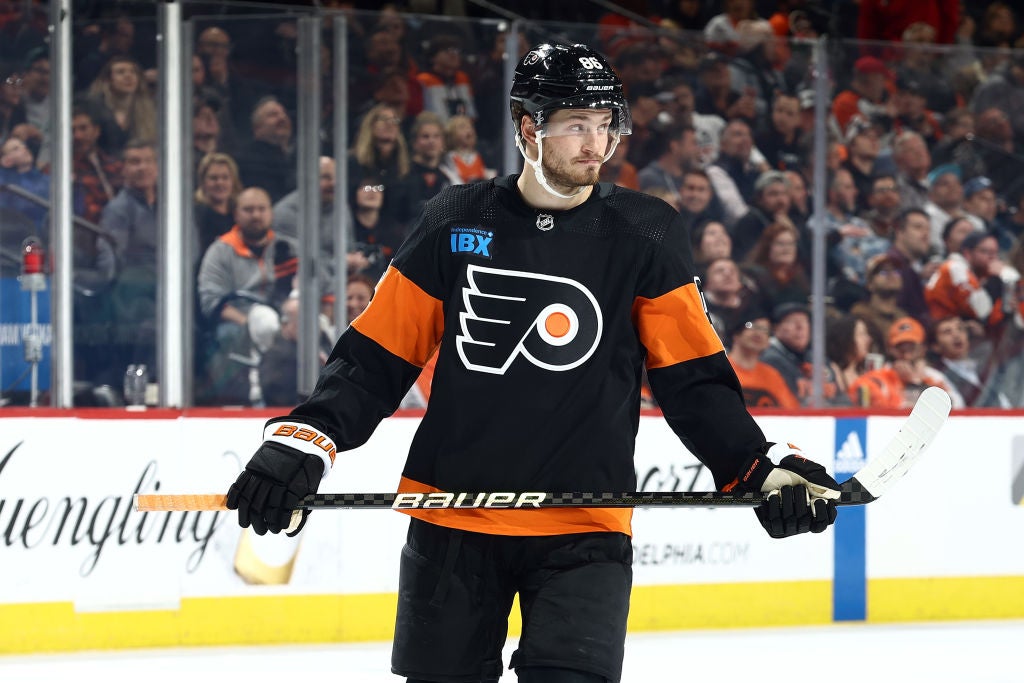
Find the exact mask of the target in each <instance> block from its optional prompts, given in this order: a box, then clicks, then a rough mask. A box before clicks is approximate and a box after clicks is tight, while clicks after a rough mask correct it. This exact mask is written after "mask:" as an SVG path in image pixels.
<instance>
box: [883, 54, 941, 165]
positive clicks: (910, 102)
mask: <svg viewBox="0 0 1024 683" xmlns="http://www.w3.org/2000/svg"><path fill="white" fill-rule="evenodd" d="M892 101H893V107H894V109H895V113H896V115H895V117H894V118H893V122H892V124H893V131H894V132H896V133H897V134H898V133H901V132H903V131H905V130H912V131H915V132H917V133H920V134H921V137H923V138H924V140H925V142H926V143H927V144H928V146H929V147H933V146H934V145H935V144H936V143H937V142H938V141H939V140H941V139H942V129H941V128H940V127H939V120H938V118H936V116H935V113H934V112H932V111H931V110H929V109H928V99H927V97H926V95H925V91H924V84H922V83H921V81H919V80H917V79H916V78H914V77H913V76H912V75H911V74H909V73H907V72H906V71H902V70H901V71H900V73H899V75H898V76H897V77H896V90H895V91H894V92H893V95H892Z"/></svg>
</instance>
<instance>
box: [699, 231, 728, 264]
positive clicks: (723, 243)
mask: <svg viewBox="0 0 1024 683" xmlns="http://www.w3.org/2000/svg"><path fill="white" fill-rule="evenodd" d="M690 246H691V247H692V249H693V262H694V263H695V264H697V265H698V266H700V265H701V264H706V263H711V261H713V260H715V259H718V258H730V257H731V256H732V237H730V236H729V231H728V230H726V229H725V226H724V225H722V224H721V223H719V222H718V221H703V222H701V223H698V224H697V225H695V226H694V227H693V231H692V232H691V233H690Z"/></svg>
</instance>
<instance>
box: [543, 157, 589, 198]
mask: <svg viewBox="0 0 1024 683" xmlns="http://www.w3.org/2000/svg"><path fill="white" fill-rule="evenodd" d="M580 158H583V157H580ZM541 167H542V168H543V169H544V177H545V178H546V179H547V181H548V183H550V184H551V185H552V187H555V188H557V189H563V190H567V191H569V192H571V191H572V190H575V189H576V188H578V187H586V186H588V185H594V184H596V183H597V182H598V180H600V178H601V166H600V165H587V166H583V165H579V164H577V163H576V160H575V159H569V160H556V161H552V160H551V159H550V158H549V157H548V156H544V157H543V158H542V159H541Z"/></svg>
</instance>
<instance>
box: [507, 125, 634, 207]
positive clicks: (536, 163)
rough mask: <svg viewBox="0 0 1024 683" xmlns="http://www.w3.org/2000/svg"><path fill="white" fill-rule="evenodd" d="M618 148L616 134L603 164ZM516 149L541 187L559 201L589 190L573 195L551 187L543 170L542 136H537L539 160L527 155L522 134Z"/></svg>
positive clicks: (580, 189)
mask: <svg viewBox="0 0 1024 683" xmlns="http://www.w3.org/2000/svg"><path fill="white" fill-rule="evenodd" d="M618 146H619V136H618V134H615V135H613V136H612V142H611V144H610V145H609V146H608V152H607V153H606V154H605V155H604V159H602V163H604V162H606V161H608V160H609V159H611V158H612V155H613V154H615V149H616V148H617V147H618ZM516 147H517V148H518V149H519V153H520V154H522V155H523V159H525V160H526V163H527V164H529V165H530V168H532V169H533V175H534V177H536V178H537V182H538V183H539V184H540V186H541V187H542V188H544V190H545V191H546V192H547V193H548V194H550V195H553V196H555V197H558V198H559V199H572V198H573V197H575V196H577V195H579V194H580V193H581V192H583V191H584V190H586V189H587V187H586V186H584V187H580V188H579V189H578V190H576V191H575V192H573V193H572V194H562V193H561V192H559V191H557V190H556V189H555V188H553V187H551V185H550V184H549V183H548V179H547V177H545V175H544V168H543V163H542V160H543V159H544V138H543V137H542V136H540V135H538V136H537V159H536V160H534V159H531V158H530V155H528V154H527V153H526V143H525V142H524V141H523V135H522V133H520V134H518V135H516Z"/></svg>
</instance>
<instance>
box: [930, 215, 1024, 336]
mask: <svg viewBox="0 0 1024 683" xmlns="http://www.w3.org/2000/svg"><path fill="white" fill-rule="evenodd" d="M1018 280H1020V273H1019V272H1017V269H1016V268H1014V267H1013V266H1011V265H1009V264H1007V263H1005V262H1004V261H1002V260H1001V259H1000V258H999V242H998V240H997V239H996V235H995V233H992V232H973V233H971V234H970V235H968V236H967V237H966V238H964V241H963V242H962V243H961V244H960V250H959V251H958V252H956V253H953V254H950V255H949V256H948V257H947V258H946V260H945V261H944V262H943V263H942V265H941V266H939V269H938V271H936V272H935V274H934V275H933V276H932V277H931V279H930V280H928V284H926V285H925V289H924V297H925V301H926V302H927V303H928V310H929V312H930V314H931V317H932V319H933V320H940V319H942V318H946V317H948V316H951V315H956V316H960V317H961V318H963V319H964V320H968V321H973V323H974V325H973V326H974V328H975V331H976V332H978V331H981V329H983V330H984V332H986V333H994V332H995V331H996V330H997V328H998V326H999V324H1000V323H1001V322H1002V321H1003V320H1004V319H1005V318H1006V315H1007V314H1008V313H1009V314H1011V315H1012V313H1013V311H1015V310H1016V306H1017V302H1016V291H1017V281H1018Z"/></svg>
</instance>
